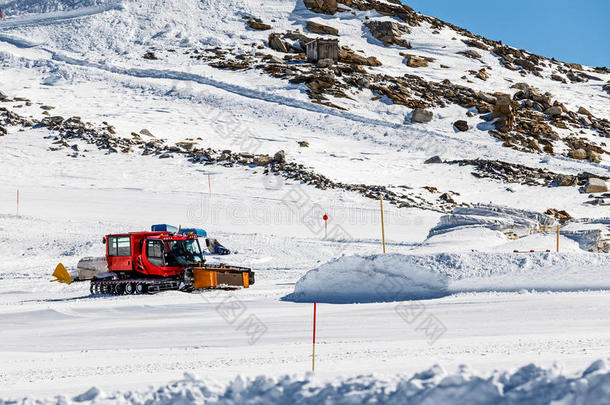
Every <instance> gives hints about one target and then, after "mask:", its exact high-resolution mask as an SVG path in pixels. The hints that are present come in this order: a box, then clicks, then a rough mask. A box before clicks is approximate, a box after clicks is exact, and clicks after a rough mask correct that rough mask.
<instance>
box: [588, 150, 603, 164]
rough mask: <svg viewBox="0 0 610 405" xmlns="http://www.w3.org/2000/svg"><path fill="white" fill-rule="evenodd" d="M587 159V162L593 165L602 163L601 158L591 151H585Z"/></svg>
mask: <svg viewBox="0 0 610 405" xmlns="http://www.w3.org/2000/svg"><path fill="white" fill-rule="evenodd" d="M587 159H588V160H589V162H593V163H601V162H602V157H601V156H600V154H599V153H597V152H594V151H592V150H589V151H587Z"/></svg>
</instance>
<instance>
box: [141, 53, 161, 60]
mask: <svg viewBox="0 0 610 405" xmlns="http://www.w3.org/2000/svg"><path fill="white" fill-rule="evenodd" d="M142 57H143V58H144V59H148V60H157V59H159V58H157V55H155V53H154V52H150V51H149V52H146V53H145V54H144V56H142Z"/></svg>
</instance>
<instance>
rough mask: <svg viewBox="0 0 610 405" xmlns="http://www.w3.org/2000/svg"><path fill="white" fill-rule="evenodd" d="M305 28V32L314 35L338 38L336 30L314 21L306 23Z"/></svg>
mask: <svg viewBox="0 0 610 405" xmlns="http://www.w3.org/2000/svg"><path fill="white" fill-rule="evenodd" d="M305 28H307V31H309V32H313V33H314V34H320V35H333V36H339V30H338V29H336V28H333V27H330V26H328V25H324V24H319V23H317V22H314V21H307V26H306V27H305Z"/></svg>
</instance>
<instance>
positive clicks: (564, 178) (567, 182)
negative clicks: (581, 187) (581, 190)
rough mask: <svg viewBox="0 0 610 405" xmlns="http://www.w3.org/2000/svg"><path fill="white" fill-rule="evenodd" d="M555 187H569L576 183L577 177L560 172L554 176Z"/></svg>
mask: <svg viewBox="0 0 610 405" xmlns="http://www.w3.org/2000/svg"><path fill="white" fill-rule="evenodd" d="M555 183H557V187H570V186H575V185H577V184H578V177H576V176H572V175H569V174H560V175H559V176H557V177H556V178H555Z"/></svg>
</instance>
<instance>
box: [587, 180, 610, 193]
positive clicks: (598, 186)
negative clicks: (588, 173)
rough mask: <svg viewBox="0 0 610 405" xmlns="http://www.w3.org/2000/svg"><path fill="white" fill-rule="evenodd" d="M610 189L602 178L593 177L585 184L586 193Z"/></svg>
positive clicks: (602, 191)
mask: <svg viewBox="0 0 610 405" xmlns="http://www.w3.org/2000/svg"><path fill="white" fill-rule="evenodd" d="M607 191H608V185H607V184H606V182H605V181H604V180H602V179H598V178H597V177H591V178H589V180H588V181H587V184H586V185H585V193H605V192H607Z"/></svg>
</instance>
